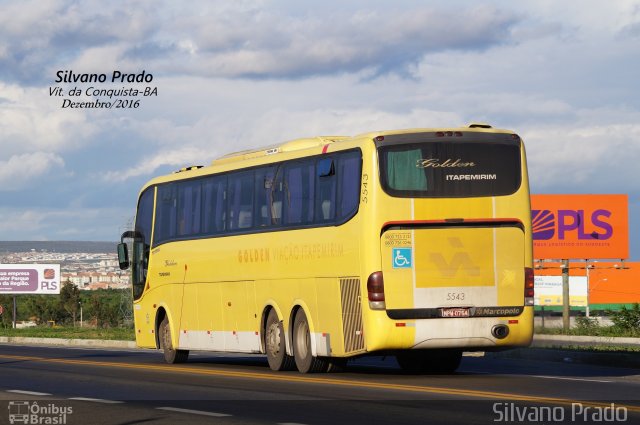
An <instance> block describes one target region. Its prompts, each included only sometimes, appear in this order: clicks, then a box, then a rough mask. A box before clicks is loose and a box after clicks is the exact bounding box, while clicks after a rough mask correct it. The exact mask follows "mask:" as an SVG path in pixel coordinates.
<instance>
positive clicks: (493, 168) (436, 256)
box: [118, 124, 533, 373]
mask: <svg viewBox="0 0 640 425" xmlns="http://www.w3.org/2000/svg"><path fill="white" fill-rule="evenodd" d="M129 239H132V241H131V242H132V245H131V246H132V249H131V250H132V253H131V260H129V254H128V252H129V251H128V248H127V244H126V243H125V240H129ZM531 240H532V239H531V218H530V202H529V185H528V176H527V167H526V157H525V151H524V146H523V143H522V140H521V139H520V137H519V136H518V135H517V134H515V133H513V132H511V131H506V130H497V129H493V128H492V127H491V126H489V125H487V124H472V125H469V126H468V127H464V128H451V129H412V130H401V131H382V132H374V133H369V134H363V135H359V136H355V137H315V138H309V139H300V140H294V141H290V142H286V143H283V144H280V145H276V146H271V147H267V148H262V149H256V150H250V151H244V152H238V153H233V154H230V155H226V156H223V157H221V158H219V159H216V160H214V161H213V162H212V163H211V164H210V165H208V166H205V167H201V166H195V167H188V168H185V169H182V170H180V171H179V172H176V173H173V174H171V175H167V176H162V177H158V178H155V179H153V180H151V181H150V182H148V183H147V184H146V185H145V186H144V187H143V188H142V190H141V192H140V196H139V200H138V207H137V215H136V221H135V229H134V230H131V231H127V232H125V233H124V234H123V235H122V237H121V243H120V244H119V245H118V255H119V261H120V266H121V268H123V269H124V268H127V267H129V266H131V268H132V283H133V298H134V305H133V308H134V317H135V332H136V342H137V345H138V346H140V347H147V348H159V349H161V350H163V352H164V357H165V360H166V361H167V362H169V363H178V362H183V361H186V360H187V357H188V353H189V350H209V351H230V352H241V353H262V354H266V356H267V360H268V363H269V366H270V367H271V368H272V369H273V370H286V369H293V368H294V367H295V368H297V369H298V370H299V371H300V372H303V373H306V372H319V371H326V370H328V369H331V367H332V366H333V365H341V364H344V363H345V362H346V360H347V359H348V358H352V357H356V356H361V355H365V354H370V353H378V354H384V355H395V356H396V358H397V360H398V363H399V365H400V366H401V367H402V368H404V369H406V370H408V371H413V372H445V373H450V372H453V371H455V369H456V368H457V367H458V365H459V363H460V359H461V356H462V352H463V351H474V350H476V351H478V350H481V351H488V350H497V349H504V348H511V347H519V346H527V345H528V344H529V343H530V341H531V338H532V332H533V269H532V242H531Z"/></svg>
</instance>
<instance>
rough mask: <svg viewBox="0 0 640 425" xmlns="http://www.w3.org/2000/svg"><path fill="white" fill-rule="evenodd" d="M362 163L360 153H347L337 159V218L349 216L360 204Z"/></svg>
mask: <svg viewBox="0 0 640 425" xmlns="http://www.w3.org/2000/svg"><path fill="white" fill-rule="evenodd" d="M361 168H362V161H361V159H360V152H349V153H346V154H343V155H340V158H339V159H338V171H337V175H338V179H339V180H340V185H339V189H338V193H339V194H340V196H339V199H340V200H339V208H338V217H340V218H345V217H348V216H350V215H351V214H352V213H353V212H354V211H355V210H356V209H357V208H358V205H359V203H360V175H361V173H362V171H361Z"/></svg>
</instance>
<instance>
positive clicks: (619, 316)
mask: <svg viewBox="0 0 640 425" xmlns="http://www.w3.org/2000/svg"><path fill="white" fill-rule="evenodd" d="M609 314H610V315H611V321H612V322H613V326H614V327H615V328H616V329H619V330H621V331H627V332H631V333H634V334H635V333H638V334H640V304H638V303H635V304H633V306H632V307H631V308H627V307H626V306H622V308H621V309H620V310H618V311H611V312H609Z"/></svg>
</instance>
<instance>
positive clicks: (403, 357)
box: [396, 350, 462, 375]
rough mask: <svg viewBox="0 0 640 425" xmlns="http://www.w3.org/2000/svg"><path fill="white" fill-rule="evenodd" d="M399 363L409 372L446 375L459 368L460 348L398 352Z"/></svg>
mask: <svg viewBox="0 0 640 425" xmlns="http://www.w3.org/2000/svg"><path fill="white" fill-rule="evenodd" d="M396 360H397V361H398V364H399V365H400V367H401V368H402V370H404V371H405V372H408V373H417V374H434V375H445V374H451V373H453V372H455V371H456V369H458V366H460V361H461V360H462V351H460V350H406V351H401V352H399V353H397V354H396Z"/></svg>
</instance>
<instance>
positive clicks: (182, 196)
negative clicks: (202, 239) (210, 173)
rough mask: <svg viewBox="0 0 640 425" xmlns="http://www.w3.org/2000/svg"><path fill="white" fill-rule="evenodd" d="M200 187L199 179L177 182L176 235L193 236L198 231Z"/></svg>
mask: <svg viewBox="0 0 640 425" xmlns="http://www.w3.org/2000/svg"><path fill="white" fill-rule="evenodd" d="M201 187H202V184H201V181H200V180H192V181H185V182H181V183H179V184H178V217H177V224H178V226H177V227H178V229H177V235H178V236H194V235H197V234H199V233H200V213H201V211H202V209H201V206H200V202H201Z"/></svg>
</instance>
